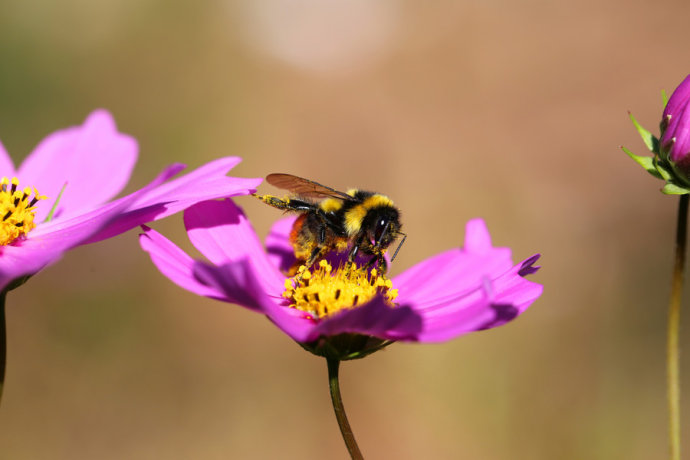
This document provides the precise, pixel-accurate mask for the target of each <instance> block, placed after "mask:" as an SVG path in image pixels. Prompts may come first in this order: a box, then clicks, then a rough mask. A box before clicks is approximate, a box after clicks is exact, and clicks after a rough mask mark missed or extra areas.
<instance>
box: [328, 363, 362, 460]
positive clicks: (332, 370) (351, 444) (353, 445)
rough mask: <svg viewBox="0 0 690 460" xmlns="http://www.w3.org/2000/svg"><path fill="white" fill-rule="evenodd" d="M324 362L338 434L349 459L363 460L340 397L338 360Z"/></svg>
mask: <svg viewBox="0 0 690 460" xmlns="http://www.w3.org/2000/svg"><path fill="white" fill-rule="evenodd" d="M326 361H327V362H328V384H329V386H330V388H331V401H332V402H333V410H334V411H335V418H336V419H337V420H338V426H340V433H341V434H342V435H343V440H344V441H345V445H346V446H347V450H348V452H350V457H352V459H353V460H363V459H364V457H362V452H360V451H359V447H358V446H357V441H355V435H354V434H353V433H352V428H350V423H349V422H348V421H347V415H346V414H345V407H344V406H343V399H342V397H341V396H340V381H339V380H338V368H339V367H340V360H339V359H331V358H326Z"/></svg>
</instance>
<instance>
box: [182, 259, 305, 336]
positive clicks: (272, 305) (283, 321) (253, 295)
mask: <svg viewBox="0 0 690 460" xmlns="http://www.w3.org/2000/svg"><path fill="white" fill-rule="evenodd" d="M195 275H196V276H197V278H198V279H199V281H201V282H202V283H204V284H207V285H208V286H210V287H212V288H214V289H217V290H218V291H220V292H223V293H224V295H225V296H226V297H227V298H228V300H229V301H230V302H233V303H236V304H238V305H241V306H243V307H245V308H249V309H250V310H253V311H256V312H260V313H263V314H265V315H266V316H267V317H268V319H270V320H271V321H272V322H273V323H274V324H275V325H276V326H278V328H279V329H281V330H282V331H283V332H285V333H286V334H287V335H289V336H290V337H292V338H293V339H294V340H296V341H298V342H305V341H307V339H308V338H309V337H311V336H312V335H313V332H312V331H313V329H314V326H315V323H314V321H312V320H311V319H310V318H309V317H308V316H307V315H305V314H304V313H303V312H301V311H299V310H296V309H294V308H289V307H287V306H284V305H283V304H284V301H283V300H282V299H281V298H280V297H279V296H278V297H275V296H270V295H268V294H267V293H266V292H264V290H263V287H262V285H263V284H264V282H262V279H261V278H262V277H261V276H260V274H259V273H258V272H256V271H255V270H254V268H253V264H252V263H251V262H250V261H249V260H247V259H242V260H239V261H237V262H231V263H227V264H224V265H221V266H214V265H208V264H205V263H203V262H197V265H196V267H195Z"/></svg>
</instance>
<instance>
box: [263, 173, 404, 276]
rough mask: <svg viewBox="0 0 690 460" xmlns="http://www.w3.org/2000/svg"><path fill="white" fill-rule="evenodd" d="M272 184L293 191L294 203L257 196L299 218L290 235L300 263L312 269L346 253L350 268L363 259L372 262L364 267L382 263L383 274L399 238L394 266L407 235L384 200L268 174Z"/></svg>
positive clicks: (289, 198) (353, 190)
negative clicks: (323, 259) (327, 258)
mask: <svg viewBox="0 0 690 460" xmlns="http://www.w3.org/2000/svg"><path fill="white" fill-rule="evenodd" d="M266 182H268V183H269V184H271V185H273V186H275V187H278V188H281V189H283V190H287V191H289V192H290V193H291V194H292V195H294V198H291V197H285V198H278V197H276V196H273V195H254V196H256V197H257V198H259V199H260V200H261V201H263V202H264V203H266V204H268V205H269V206H273V207H274V208H278V209H282V210H284V211H291V212H298V213H301V215H300V216H299V217H298V218H297V220H296V221H295V223H294V225H293V227H292V231H291V233H290V242H291V243H292V246H293V248H294V251H295V257H296V258H297V262H296V264H295V266H294V267H293V271H294V270H295V269H296V268H297V267H299V266H300V265H305V266H306V267H307V268H309V267H310V266H311V265H312V264H313V263H314V262H315V261H317V260H318V259H319V258H321V257H324V256H325V255H326V254H329V253H331V252H335V253H344V252H345V251H349V253H348V257H347V260H348V266H351V264H352V263H353V262H354V261H355V259H356V258H357V257H358V256H360V255H364V256H372V258H371V259H370V260H369V261H368V263H367V264H366V265H365V266H366V267H370V266H372V265H374V264H375V263H377V262H378V267H379V269H380V270H381V271H382V273H385V272H386V269H387V263H386V260H385V258H384V254H385V252H386V249H387V248H388V246H390V245H391V243H392V242H393V241H394V240H395V239H396V238H397V237H398V236H402V237H403V239H402V240H401V241H400V243H399V244H398V248H397V249H396V250H395V253H394V254H393V257H392V258H391V261H392V260H393V259H395V256H396V255H397V254H398V251H399V250H400V247H401V246H402V244H403V243H404V242H405V238H407V235H405V234H404V233H402V232H401V231H400V228H401V225H400V212H399V211H398V209H397V208H396V207H395V206H394V205H393V201H391V199H390V198H388V197H387V196H385V195H382V194H380V193H374V192H367V191H363V190H357V189H352V190H348V191H347V193H345V192H339V191H337V190H335V189H332V188H330V187H326V186H325V185H321V184H319V183H317V182H314V181H311V180H309V179H304V178H302V177H297V176H293V175H291V174H269V175H268V176H266Z"/></svg>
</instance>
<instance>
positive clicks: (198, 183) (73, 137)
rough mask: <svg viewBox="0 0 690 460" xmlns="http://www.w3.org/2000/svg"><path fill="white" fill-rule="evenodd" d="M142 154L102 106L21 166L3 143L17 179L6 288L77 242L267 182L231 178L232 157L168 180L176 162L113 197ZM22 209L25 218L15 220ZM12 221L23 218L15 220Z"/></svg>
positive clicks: (4, 268) (5, 255) (1, 277)
mask: <svg viewBox="0 0 690 460" xmlns="http://www.w3.org/2000/svg"><path fill="white" fill-rule="evenodd" d="M137 151H138V146H137V143H136V141H135V140H134V139H133V138H132V137H130V136H127V135H125V134H122V133H119V132H118V131H117V129H116V126H115V122H114V120H113V118H112V116H111V115H110V114H109V113H108V112H106V111H104V110H97V111H95V112H93V113H91V114H90V115H89V116H88V117H87V119H86V120H85V121H84V124H82V125H81V126H74V127H71V128H67V129H63V130H60V131H57V132H55V133H53V134H51V135H49V136H48V137H46V138H45V139H44V140H43V141H41V142H40V143H39V144H38V146H37V147H36V148H35V149H34V151H33V152H32V153H31V154H30V155H29V156H28V157H27V158H26V159H25V160H24V162H23V163H22V164H21V166H20V167H19V168H18V169H15V167H14V164H13V163H12V160H11V158H10V156H9V155H8V154H7V152H6V151H5V148H4V147H3V146H2V144H0V175H2V176H5V177H7V178H9V179H10V180H12V178H16V179H14V183H15V184H17V183H18V184H19V186H18V187H17V186H16V185H15V186H13V187H12V188H10V185H11V184H8V182H9V181H7V180H6V181H5V185H4V186H3V187H2V192H0V194H1V195H2V196H1V197H0V198H2V199H3V200H2V201H0V206H2V207H1V208H0V209H1V210H2V213H3V222H4V225H5V227H2V228H0V230H5V232H4V233H5V235H4V236H5V238H4V239H3V240H2V244H3V245H2V246H0V291H2V290H5V289H7V288H8V286H9V287H10V288H12V287H15V286H16V285H17V284H20V283H21V282H23V281H24V280H25V279H26V277H28V276H31V275H33V274H35V273H37V272H38V271H39V270H41V269H42V268H43V267H45V266H47V265H49V264H51V263H53V262H55V261H57V260H58V259H59V258H60V257H61V256H62V254H63V253H64V252H65V251H67V250H69V249H71V248H73V247H75V246H79V245H82V244H86V243H92V242H96V241H100V240H103V239H105V238H109V237H112V236H115V235H117V234H119V233H122V232H124V231H126V230H129V229H131V228H133V227H136V226H138V225H140V224H142V223H144V222H149V221H152V220H156V219H160V218H163V217H165V216H169V215H171V214H174V213H176V212H179V211H181V210H183V209H185V208H187V207H189V206H190V205H192V204H195V203H197V202H200V201H203V200H208V199H214V198H219V197H227V196H233V195H239V194H247V193H250V192H252V191H254V188H255V187H256V186H257V185H258V184H259V183H260V182H261V179H239V178H233V177H227V176H226V174H227V172H228V171H229V170H230V169H231V168H232V167H233V166H235V165H236V164H237V163H239V162H240V159H239V158H237V157H226V158H221V159H218V160H215V161H212V162H210V163H208V164H206V165H204V166H202V167H200V168H198V169H196V170H194V171H192V172H190V173H188V174H185V175H183V176H180V177H178V178H176V179H173V180H170V181H168V179H171V178H172V177H173V176H174V175H175V174H177V173H179V172H180V171H182V170H183V169H184V167H185V166H184V165H181V164H174V165H171V166H169V167H168V168H166V169H165V170H164V171H163V172H162V173H161V174H160V175H159V176H158V177H157V178H156V179H155V180H153V182H151V183H150V184H148V185H147V186H145V187H144V188H142V189H140V190H138V191H136V192H134V193H131V194H129V195H127V196H125V197H122V198H119V199H117V200H114V201H111V202H108V200H110V199H111V198H113V197H114V196H115V195H116V194H118V193H119V192H120V191H121V190H122V189H123V188H124V186H125V185H126V184H127V181H128V180H129V177H130V175H131V173H132V169H133V167H134V164H135V163H136V160H137ZM166 181H167V182H166ZM15 189H17V190H18V191H16V192H15ZM22 190H23V191H22ZM32 191H33V195H34V198H33V199H31V195H32ZM39 193H40V195H39ZM20 202H21V203H20ZM17 203H19V205H18V204H17ZM20 208H21V209H20ZM51 210H52V215H51ZM13 213H14V215H13ZM19 214H21V215H23V216H25V218H26V219H25V220H23V221H22V220H21V217H20V218H19V219H15V217H16V216H17V215H19ZM49 216H50V218H49V219H47V218H48V217H49ZM8 219H9V220H17V223H16V224H15V223H13V224H12V225H9V224H7V222H8ZM17 228H18V229H20V230H22V233H23V234H20V235H19V236H16V235H14V234H10V236H9V237H7V230H11V232H14V231H15V229H17ZM11 232H10V233H11ZM1 233H3V232H2V231H0V237H2V236H3V235H1Z"/></svg>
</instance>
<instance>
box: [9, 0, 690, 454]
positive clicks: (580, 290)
mask: <svg viewBox="0 0 690 460" xmlns="http://www.w3.org/2000/svg"><path fill="white" fill-rule="evenodd" d="M1 10H2V12H1V14H0V66H1V68H2V71H1V72H0V101H1V102H0V139H2V142H3V144H4V145H5V147H6V148H7V150H8V151H9V152H10V154H11V155H12V157H13V159H14V160H15V162H16V163H19V162H20V161H21V160H22V159H23V158H24V157H25V156H26V155H27V154H28V153H29V152H30V151H31V150H32V148H33V147H34V146H35V145H36V144H37V143H38V142H39V141H40V140H41V139H42V138H43V137H44V136H46V135H47V134H49V133H50V132H52V131H54V130H56V129H59V128H64V127H67V126H71V125H76V124H80V123H81V122H82V121H83V120H84V118H85V117H86V116H87V114H88V113H89V112H90V111H92V110H93V109H95V108H98V107H103V108H107V109H108V110H110V111H111V112H112V113H113V115H114V116H115V119H116V120H117V123H118V126H119V128H120V130H121V131H123V132H125V133H129V134H131V135H133V136H135V137H136V138H137V139H138V140H139V142H140V159H139V162H138V164H137V167H136V171H135V174H134V175H133V177H132V179H131V181H130V185H129V186H128V189H127V191H132V190H135V189H136V188H138V187H140V186H141V185H143V184H145V183H147V182H148V181H149V180H150V179H152V178H153V177H154V176H155V175H156V174H157V173H158V172H159V171H161V170H162V169H163V168H164V167H165V166H166V165H168V164H169V163H172V162H176V161H182V162H185V163H187V164H189V165H190V166H198V165H200V164H202V163H204V162H206V161H209V160H212V159H214V158H217V157H219V156H224V155H240V156H242V157H243V158H244V161H243V163H241V164H240V165H239V166H238V167H236V168H235V169H234V170H233V172H232V174H233V175H238V176H247V177H262V176H265V175H266V174H268V173H271V172H290V173H294V174H298V175H300V176H304V177H308V178H312V179H315V180H317V181H319V182H322V183H324V184H327V185H330V186H333V187H336V188H339V189H346V188H348V187H351V186H357V187H360V188H369V189H373V190H377V191H381V192H384V193H386V194H388V195H390V196H391V197H392V198H393V199H394V200H395V202H396V204H397V205H398V206H399V207H400V208H401V209H402V211H403V213H404V215H403V222H404V229H405V231H406V232H407V234H408V235H409V237H408V239H407V242H406V243H405V245H404V247H403V249H402V250H401V252H400V254H399V256H398V259H397V260H396V262H395V264H394V265H393V267H392V273H393V274H396V273H400V272H401V271H402V270H404V269H405V268H406V267H409V266H410V265H412V264H414V263H416V262H419V261H421V260H422V259H424V258H426V257H429V256H431V255H433V254H436V253H438V252H440V251H443V250H445V249H447V248H450V247H453V246H458V245H459V244H461V242H462V240H463V232H464V224H465V222H466V221H467V220H468V219H469V218H472V217H477V216H480V217H483V218H484V219H486V221H487V223H488V226H489V229H490V231H491V233H492V237H493V241H494V243H495V244H496V245H498V246H510V247H511V248H512V249H513V255H514V258H515V260H516V261H517V260H522V259H524V258H526V257H528V256H530V255H532V254H534V253H536V252H540V253H542V254H543V258H542V261H541V262H542V265H543V269H542V270H541V271H540V272H539V273H538V274H536V275H534V276H533V277H532V278H531V279H532V280H534V281H537V282H540V283H542V284H544V286H545V291H544V295H543V296H542V297H541V298H540V299H539V300H538V301H537V302H535V304H534V305H533V306H532V307H531V309H530V310H529V311H528V312H527V313H526V314H525V315H523V316H521V317H520V318H518V319H517V320H516V321H515V322H513V323H510V324H509V325H507V326H505V327H501V328H498V329H494V330H490V331H485V332H481V333H475V334H471V335H467V336H464V337H460V338H458V339H456V340H453V341H451V342H448V343H445V344H440V345H408V344H396V345H393V346H391V347H389V348H388V349H386V350H385V351H383V352H379V353H376V354H374V355H372V356H370V357H368V358H366V359H364V360H361V361H352V362H346V363H344V364H343V365H342V367H341V379H342V382H341V385H342V391H343V397H344V400H345V405H346V407H347V409H348V413H349V417H350V422H351V423H352V425H353V429H354V431H355V434H356V436H357V438H358V440H359V443H360V447H361V449H362V451H363V452H364V454H365V455H366V457H367V458H373V459H376V458H379V459H382V458H400V459H416V458H438V459H454V458H465V459H470V458H471V459H555V458H557V459H611V458H621V459H622V458H625V459H649V458H664V457H665V456H666V452H667V425H666V400H665V364H664V352H665V323H666V305H667V299H668V295H669V286H670V281H669V279H670V272H671V266H672V256H673V238H674V231H675V213H676V207H677V199H675V198H672V197H667V196H664V195H662V194H661V193H659V192H658V190H659V189H660V187H661V185H662V184H661V182H659V181H656V180H655V179H653V178H652V177H651V176H649V175H647V174H646V173H645V172H644V171H642V170H641V168H639V167H638V166H637V165H636V164H634V163H633V162H632V161H631V160H629V159H628V158H627V157H626V155H625V154H624V153H623V152H622V151H621V150H620V148H619V146H620V145H625V146H627V147H629V148H631V149H632V150H633V151H634V152H636V153H638V154H641V153H645V150H644V146H643V144H642V141H641V140H640V138H639V137H638V136H637V134H636V131H635V130H634V128H633V126H632V124H631V123H630V121H629V119H628V117H627V112H626V111H628V110H631V111H632V112H633V113H634V114H635V115H636V117H637V118H638V119H639V120H640V121H641V122H642V123H643V125H644V126H646V127H647V128H648V129H650V130H652V131H653V132H656V131H657V126H658V122H659V119H660V116H661V110H662V100H661V97H660V91H661V90H662V89H666V90H668V91H669V92H670V91H672V90H673V89H674V88H675V86H676V85H677V84H678V83H680V81H681V80H682V79H683V78H684V77H685V75H686V74H688V73H689V72H690V60H689V59H688V50H687V43H688V42H687V17H688V15H689V14H690V4H688V3H687V2H680V1H665V2H664V1H662V2H643V1H635V2H630V1H622V0H610V1H605V2H601V1H593V0H584V1H581V2H546V1H528V2H519V3H518V2H509V1H505V0H488V1H479V0H461V1H438V2H411V1H402V0H376V1H370V0H349V1H347V2H344V1H335V0H258V1H257V0H254V1H252V0H246V1H239V0H238V1H229V0H228V1H223V0H216V1H182V0H166V1H162V0H144V1H142V0H137V1H134V0H125V1H118V0H101V1H98V2H89V1H82V0H65V1H62V2H59V3H57V2H50V1H45V0H43V1H41V0H38V1H10V2H5V3H3V6H2V7H1ZM261 190H264V191H274V190H273V189H271V188H269V187H267V186H266V187H263V188H262V189H261ZM237 201H238V202H239V203H240V204H241V205H242V206H243V207H244V208H245V210H246V212H247V213H248V214H249V216H250V217H251V218H252V220H253V222H254V223H255V226H256V229H257V232H258V233H259V234H260V235H261V236H263V235H265V234H266V233H267V232H268V230H269V228H270V225H271V223H272V222H273V221H274V220H275V219H277V218H278V217H279V216H280V213H279V212H278V211H276V210H274V209H271V208H269V207H267V206H265V205H263V204H261V203H259V202H258V201H256V200H253V199H251V198H246V197H245V198H240V199H238V200H237ZM154 227H155V228H156V229H158V230H159V231H161V232H163V233H165V234H166V235H167V236H169V237H170V238H171V239H173V240H174V241H176V242H177V243H179V244H180V245H181V246H183V247H185V248H189V246H190V245H189V244H188V242H187V239H186V236H185V234H184V231H183V226H182V219H181V216H179V215H178V216H174V217H171V218H169V219H167V220H165V221H162V222H159V223H156V224H154ZM136 234H137V232H136V231H131V232H129V233H127V234H124V235H121V236H119V237H117V238H115V239H113V240H110V241H106V242H104V243H101V244H98V245H92V246H86V247H82V248H79V249H77V250H75V251H72V252H71V253H69V254H68V255H67V256H66V257H65V258H64V259H63V260H62V261H61V262H60V263H59V264H58V265H55V266H53V267H50V268H48V269H46V270H44V271H43V272H41V273H40V274H39V275H37V276H36V277H34V278H33V279H31V280H30V281H29V283H27V284H26V285H25V286H23V287H22V288H21V289H18V290H16V291H13V292H12V293H10V295H9V296H8V307H7V322H8V335H9V337H8V342H9V343H8V347H9V350H8V369H7V379H6V386H5V392H4V398H3V401H2V409H1V410H0V452H1V456H2V458H8V459H44V458H45V459H75V458H79V459H81V458H84V459H86V458H98V459H123V458H126V459H161V458H164V459H227V458H285V459H304V458H310V459H320V458H341V459H345V458H347V453H346V450H345V447H344V444H343V441H342V439H341V437H340V433H339V431H338V427H337V425H336V422H335V419H334V416H333V413H332V408H331V406H330V399H329V395H328V387H327V379H326V364H325V361H324V360H322V359H319V358H316V357H314V356H312V355H310V354H308V353H306V352H304V351H303V350H302V349H301V348H300V347H299V346H298V345H297V344H295V343H293V342H292V341H291V340H290V339H289V338H288V337H287V336H285V335H284V334H283V333H281V332H280V331H279V330H278V329H277V328H275V327H274V326H273V325H271V324H270V323H269V322H268V321H267V320H266V319H265V318H263V317H262V316H260V315H257V314H254V313H251V312H249V311H247V310H244V309H242V308H240V307H237V306H233V305H228V304H223V303H220V302H214V301H211V300H207V299H202V298H198V297H195V296H194V295H192V294H190V293H187V292H186V291H183V290H182V289H180V288H178V287H176V286H175V285H173V284H172V283H170V282H168V281H167V279H165V278H164V277H163V276H162V275H161V274H160V273H159V272H158V271H157V270H156V269H155V268H154V267H153V265H152V264H151V263H150V261H149V259H148V257H147V256H146V255H145V254H144V253H143V252H141V251H140V250H139V247H138V242H137V237H136ZM689 303H690V293H688V295H686V301H685V302H684V304H685V306H686V307H690V305H689ZM689 321H690V308H689V309H686V311H685V312H684V313H683V329H682V331H683V338H682V342H683V346H685V348H686V349H688V345H690V339H689V334H690V322H689ZM682 373H683V383H684V386H683V388H684V390H686V393H685V394H686V395H687V394H688V391H689V390H688V388H690V355H689V354H685V355H683V356H682ZM683 403H684V413H683V415H684V420H685V422H686V423H685V424H684V433H685V437H686V441H687V440H688V439H690V398H688V397H686V398H685V399H684V401H683ZM684 447H685V450H688V449H690V445H687V443H686V445H685V446H684Z"/></svg>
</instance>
